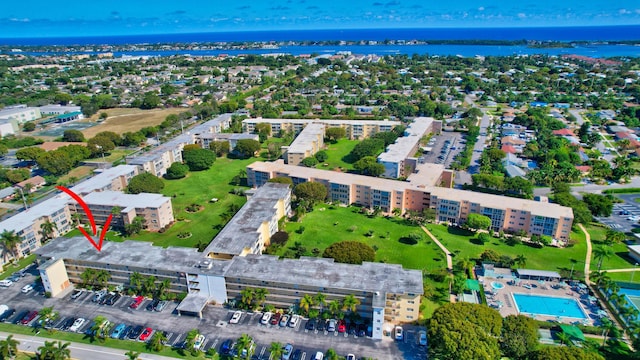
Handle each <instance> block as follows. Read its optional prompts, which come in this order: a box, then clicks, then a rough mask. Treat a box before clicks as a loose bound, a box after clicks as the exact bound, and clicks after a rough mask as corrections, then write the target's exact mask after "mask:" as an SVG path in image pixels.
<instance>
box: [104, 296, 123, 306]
mask: <svg viewBox="0 0 640 360" xmlns="http://www.w3.org/2000/svg"><path fill="white" fill-rule="evenodd" d="M121 297H122V295H120V294H114V295H113V296H112V297H110V298H109V300H107V301H105V304H107V305H109V306H112V305H114V304H115V303H117V302H118V300H120V298H121Z"/></svg>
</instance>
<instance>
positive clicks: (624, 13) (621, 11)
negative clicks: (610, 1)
mask: <svg viewBox="0 0 640 360" xmlns="http://www.w3.org/2000/svg"><path fill="white" fill-rule="evenodd" d="M618 13H619V14H620V15H627V14H631V11H629V10H627V9H620V10H618Z"/></svg>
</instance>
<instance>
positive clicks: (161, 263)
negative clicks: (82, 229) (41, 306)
mask: <svg viewBox="0 0 640 360" xmlns="http://www.w3.org/2000/svg"><path fill="white" fill-rule="evenodd" d="M35 253H36V254H38V255H41V256H44V257H45V258H56V259H64V260H72V261H80V262H95V263H102V264H117V265H123V266H131V267H136V268H148V269H161V270H165V271H175V272H181V273H192V274H193V273H196V274H208V275H218V276H222V275H223V274H224V272H225V270H226V268H227V267H228V266H229V265H230V264H231V262H230V261H228V260H226V261H225V260H213V259H207V258H205V257H204V255H203V254H202V253H200V252H198V249H195V248H186V247H168V248H162V247H159V246H153V244H152V243H150V242H145V241H133V240H127V241H124V242H113V241H105V242H104V244H103V245H102V251H98V250H96V249H95V248H94V247H93V245H91V244H90V243H89V241H87V239H86V238H84V237H83V236H80V237H72V238H64V237H59V238H57V239H55V240H53V241H50V242H48V243H47V244H45V245H43V246H42V247H41V248H39V249H37V250H35ZM203 261H209V263H210V264H211V268H207V267H201V266H200V264H202V262H203Z"/></svg>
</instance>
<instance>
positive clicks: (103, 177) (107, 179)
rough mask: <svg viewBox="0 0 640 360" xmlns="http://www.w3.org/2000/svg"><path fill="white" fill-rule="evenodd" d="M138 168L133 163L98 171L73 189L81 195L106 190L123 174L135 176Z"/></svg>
mask: <svg viewBox="0 0 640 360" xmlns="http://www.w3.org/2000/svg"><path fill="white" fill-rule="evenodd" d="M137 170H138V169H137V168H136V167H135V166H133V165H118V166H114V167H112V168H109V169H106V170H103V171H101V172H97V173H96V174H95V175H94V176H92V177H90V178H88V179H87V180H85V181H82V182H80V183H78V184H77V185H76V186H74V187H72V188H71V190H73V192H75V193H76V194H80V195H86V194H88V193H90V192H93V191H96V190H98V191H100V190H104V189H107V188H109V187H110V186H111V183H113V180H115V179H117V178H119V177H121V176H125V177H126V176H134V175H135V174H136V172H137Z"/></svg>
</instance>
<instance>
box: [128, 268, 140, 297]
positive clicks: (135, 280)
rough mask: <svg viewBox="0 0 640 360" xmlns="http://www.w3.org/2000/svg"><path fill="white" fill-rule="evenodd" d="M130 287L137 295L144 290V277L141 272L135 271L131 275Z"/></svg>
mask: <svg viewBox="0 0 640 360" xmlns="http://www.w3.org/2000/svg"><path fill="white" fill-rule="evenodd" d="M129 286H130V287H131V288H133V289H134V290H135V291H136V293H138V294H139V293H140V290H141V288H142V275H141V274H140V273H139V272H137V271H134V272H132V273H131V275H130V276H129Z"/></svg>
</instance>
